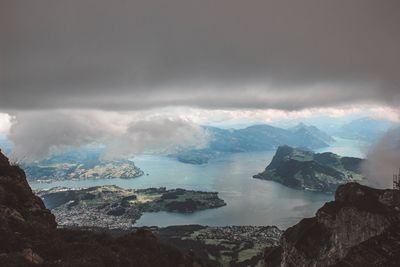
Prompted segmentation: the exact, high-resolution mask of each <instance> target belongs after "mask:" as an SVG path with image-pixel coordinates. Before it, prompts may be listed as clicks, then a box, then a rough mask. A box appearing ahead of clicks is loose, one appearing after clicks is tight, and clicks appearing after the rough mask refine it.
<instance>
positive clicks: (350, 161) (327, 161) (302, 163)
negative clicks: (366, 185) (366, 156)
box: [253, 146, 364, 192]
mask: <svg viewBox="0 0 400 267" xmlns="http://www.w3.org/2000/svg"><path fill="white" fill-rule="evenodd" d="M362 162H363V159H359V158H352V157H340V156H338V155H336V154H334V153H331V152H326V153H314V152H312V151H308V150H303V149H298V148H293V147H289V146H280V147H279V148H278V150H277V151H276V154H275V156H274V157H273V159H272V161H271V163H270V164H269V165H268V166H267V168H266V169H265V171H263V172H261V173H259V174H257V175H254V176H253V178H258V179H263V180H270V181H275V182H278V183H281V184H283V185H286V186H288V187H292V188H295V189H302V190H312V191H321V192H334V191H335V190H336V188H337V187H338V186H339V185H341V184H345V183H348V182H352V181H361V180H363V179H364V177H363V175H362V173H361V164H362Z"/></svg>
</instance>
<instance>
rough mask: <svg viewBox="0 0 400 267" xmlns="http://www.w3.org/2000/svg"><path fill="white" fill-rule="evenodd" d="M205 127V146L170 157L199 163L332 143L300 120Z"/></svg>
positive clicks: (326, 136)
mask: <svg viewBox="0 0 400 267" xmlns="http://www.w3.org/2000/svg"><path fill="white" fill-rule="evenodd" d="M205 130H206V131H207V132H208V133H209V134H210V136H211V138H210V141H209V143H208V146H207V147H206V148H203V149H192V150H186V151H181V152H179V153H176V154H173V155H171V156H172V157H175V158H177V159H178V160H179V161H181V162H184V163H191V164H203V163H207V162H208V161H209V160H210V159H212V158H215V157H217V156H218V155H220V154H223V153H238V152H252V151H267V150H274V149H276V148H277V147H278V146H280V145H290V146H295V147H303V148H307V149H317V148H323V147H327V146H329V144H331V143H333V142H335V140H334V139H333V138H332V137H331V136H329V135H328V134H326V133H325V132H323V131H321V130H320V129H318V128H317V127H315V126H308V125H306V124H303V123H300V124H298V125H297V126H295V127H292V128H288V129H283V128H278V127H274V126H270V125H266V124H259V125H253V126H250V127H246V128H244V129H220V128H216V127H205Z"/></svg>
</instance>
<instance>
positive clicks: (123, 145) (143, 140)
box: [104, 118, 208, 159]
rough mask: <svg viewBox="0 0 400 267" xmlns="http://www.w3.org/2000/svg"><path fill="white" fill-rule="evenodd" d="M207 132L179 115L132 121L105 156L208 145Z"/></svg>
mask: <svg viewBox="0 0 400 267" xmlns="http://www.w3.org/2000/svg"><path fill="white" fill-rule="evenodd" d="M207 142H208V134H207V132H206V131H205V130H204V129H203V128H202V127H200V126H198V125H196V124H194V123H191V122H189V121H186V120H182V119H180V118H156V119H152V120H142V121H135V122H132V123H131V124H130V125H129V126H128V128H127V130H126V131H125V132H124V133H123V134H121V135H119V136H117V137H116V138H115V139H114V140H111V141H110V142H109V145H108V148H107V149H106V153H105V155H104V157H105V158H106V159H109V158H118V157H124V156H129V155H132V154H140V153H142V152H144V151H146V150H147V151H148V152H152V153H162V154H168V153H173V152H177V151H179V150H181V149H187V148H201V147H204V146H206V145H207Z"/></svg>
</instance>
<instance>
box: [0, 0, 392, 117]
mask: <svg viewBox="0 0 400 267" xmlns="http://www.w3.org/2000/svg"><path fill="white" fill-rule="evenodd" d="M399 25H400V1H397V0H393V1H390V0H387V1H382V0H376V1H370V0H342V1H341V0H337V1H321V0H306V1H286V0H279V1H278V0H277V1H266V0H260V1H256V0H250V1H242V0H240V1H239V0H219V1H218V0H217V1H216V0H212V1H211V0H202V1H198V0H196V1H193V0H182V1H178V0H169V1H153V0H143V1H128V0H125V1H122V0H113V1H105V0H68V1H54V0H48V1H43V0H35V1H29V0H27V1H21V0H9V1H7V0H0V108H2V109H6V110H7V109H43V108H60V107H61V108H99V109H146V108H149V107H159V106H165V105H189V106H199V107H205V108H266V107H267V108H280V109H301V108H305V107H311V106H327V105H335V104H341V103H349V102H350V103H353V102H356V101H357V102H371V101H373V102H387V103H394V101H395V100H396V99H398V98H399V86H400V83H399V80H400V78H399V77H400V52H399V47H400V26H399Z"/></svg>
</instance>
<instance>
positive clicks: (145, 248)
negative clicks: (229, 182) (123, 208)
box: [0, 152, 201, 266]
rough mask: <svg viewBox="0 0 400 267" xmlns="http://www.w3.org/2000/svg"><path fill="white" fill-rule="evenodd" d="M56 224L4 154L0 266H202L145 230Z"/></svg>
mask: <svg viewBox="0 0 400 267" xmlns="http://www.w3.org/2000/svg"><path fill="white" fill-rule="evenodd" d="M56 226H57V225H56V222H55V218H54V215H53V214H51V212H50V211H49V210H47V209H46V208H45V206H44V205H43V202H42V201H41V199H40V198H38V197H37V196H36V195H34V194H33V192H32V190H31V188H30V187H29V184H28V183H27V181H26V177H25V173H24V171H23V170H22V169H20V168H19V167H18V166H12V165H11V164H10V163H9V161H8V159H7V158H6V157H5V156H4V155H3V154H2V153H1V152H0V266H201V264H200V263H199V262H198V261H197V260H195V259H194V257H193V255H189V256H186V255H183V254H182V253H181V252H179V251H178V250H176V249H175V248H172V247H170V246H168V245H164V244H162V243H160V242H159V241H158V240H157V238H156V237H155V236H154V235H153V234H152V233H151V232H150V231H147V230H139V231H137V232H135V233H131V234H129V235H125V236H122V237H118V238H114V237H111V236H109V235H108V234H105V233H102V234H100V233H94V232H89V231H78V230H67V229H57V228H56Z"/></svg>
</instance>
